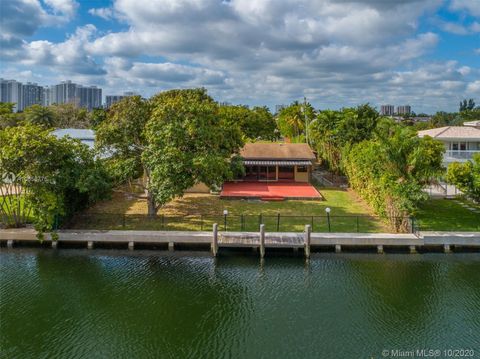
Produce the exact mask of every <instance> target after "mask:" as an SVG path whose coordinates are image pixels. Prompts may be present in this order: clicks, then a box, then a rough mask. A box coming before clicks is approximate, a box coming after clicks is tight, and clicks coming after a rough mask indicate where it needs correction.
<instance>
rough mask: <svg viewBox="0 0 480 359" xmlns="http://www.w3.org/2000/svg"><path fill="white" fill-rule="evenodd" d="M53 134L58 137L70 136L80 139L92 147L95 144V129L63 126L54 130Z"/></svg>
mask: <svg viewBox="0 0 480 359" xmlns="http://www.w3.org/2000/svg"><path fill="white" fill-rule="evenodd" d="M52 134H53V135H55V136H57V137H58V138H63V137H66V136H68V137H70V138H73V139H76V140H80V142H82V143H83V144H85V145H87V146H88V147H90V148H91V149H93V147H94V146H95V131H93V130H88V129H78V128H61V129H57V130H55V131H53V132H52Z"/></svg>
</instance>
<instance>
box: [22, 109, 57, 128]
mask: <svg viewBox="0 0 480 359" xmlns="http://www.w3.org/2000/svg"><path fill="white" fill-rule="evenodd" d="M25 121H27V122H29V123H31V124H33V125H38V126H43V127H46V128H52V127H54V126H55V123H56V118H55V113H54V112H53V111H52V110H51V109H50V108H49V107H44V106H41V105H32V106H30V107H28V108H26V109H25Z"/></svg>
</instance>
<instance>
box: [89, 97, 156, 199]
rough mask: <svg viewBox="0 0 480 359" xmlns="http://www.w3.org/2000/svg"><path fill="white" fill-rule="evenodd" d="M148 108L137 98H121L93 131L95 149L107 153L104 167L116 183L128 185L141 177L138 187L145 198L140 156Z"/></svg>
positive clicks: (144, 174)
mask: <svg viewBox="0 0 480 359" xmlns="http://www.w3.org/2000/svg"><path fill="white" fill-rule="evenodd" d="M150 113H151V110H150V105H149V103H148V102H147V101H146V100H144V99H142V98H141V97H140V96H129V97H125V98H124V99H122V100H121V101H119V102H117V103H115V104H114V105H113V106H112V107H111V108H110V109H109V111H108V112H107V116H106V118H105V119H104V120H103V121H102V122H100V124H99V125H98V126H97V130H96V144H95V146H96V147H97V150H99V151H100V152H103V153H109V154H110V157H109V158H108V159H107V160H106V162H107V167H108V168H109V171H110V173H111V174H112V176H113V177H114V179H115V182H116V184H120V183H125V182H128V183H130V184H131V183H132V181H134V180H136V179H138V178H140V177H142V175H143V179H142V181H141V185H142V187H143V190H144V192H145V194H146V195H147V196H150V195H149V193H148V169H147V168H146V166H145V164H144V162H143V160H142V154H143V151H144V150H145V147H146V145H147V142H146V138H145V126H146V124H147V122H148V121H149V119H150Z"/></svg>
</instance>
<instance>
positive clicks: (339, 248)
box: [335, 244, 342, 253]
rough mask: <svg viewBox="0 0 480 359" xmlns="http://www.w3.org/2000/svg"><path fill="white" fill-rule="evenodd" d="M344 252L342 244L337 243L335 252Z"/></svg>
mask: <svg viewBox="0 0 480 359" xmlns="http://www.w3.org/2000/svg"><path fill="white" fill-rule="evenodd" d="M341 252H342V246H341V245H340V244H335V253H341Z"/></svg>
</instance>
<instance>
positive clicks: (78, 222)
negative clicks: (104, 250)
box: [62, 213, 414, 233]
mask: <svg viewBox="0 0 480 359" xmlns="http://www.w3.org/2000/svg"><path fill="white" fill-rule="evenodd" d="M402 219H405V220H407V221H410V218H398V222H401V221H402ZM214 223H218V227H219V228H218V229H219V231H239V232H258V228H259V225H260V224H264V225H265V230H266V231H268V232H301V231H303V230H304V228H305V225H306V224H308V225H310V227H311V230H312V232H350V233H352V232H360V233H375V232H393V230H391V229H389V228H388V223H387V221H385V219H382V218H381V217H378V216H368V215H344V216H336V215H335V216H333V215H323V216H295V215H282V214H280V213H278V214H275V215H272V214H269V215H264V214H258V215H252V214H248V215H246V214H240V215H232V214H228V215H223V216H222V215H218V216H203V215H189V216H165V215H157V216H155V217H150V216H148V215H136V214H113V213H112V214H108V213H88V214H77V215H75V216H74V217H73V218H72V219H71V220H69V221H68V222H66V223H64V224H63V226H62V228H64V229H101V230H108V229H125V230H160V231H175V230H176V231H208V230H210V229H211V228H212V225H213V224H214ZM406 223H411V222H406ZM410 227H411V228H407V230H408V231H410V230H413V228H414V227H412V226H410Z"/></svg>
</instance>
